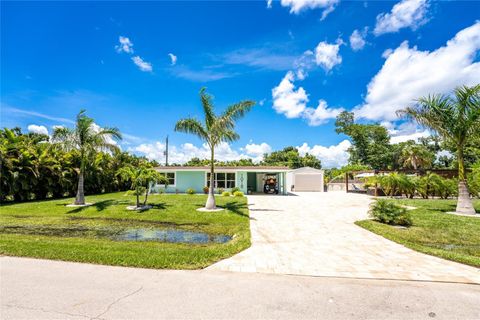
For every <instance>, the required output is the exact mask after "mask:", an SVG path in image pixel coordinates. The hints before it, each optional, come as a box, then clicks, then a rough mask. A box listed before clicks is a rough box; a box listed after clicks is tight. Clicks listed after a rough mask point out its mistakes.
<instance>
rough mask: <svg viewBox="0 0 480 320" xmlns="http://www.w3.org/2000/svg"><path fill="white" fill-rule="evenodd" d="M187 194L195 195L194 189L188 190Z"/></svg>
mask: <svg viewBox="0 0 480 320" xmlns="http://www.w3.org/2000/svg"><path fill="white" fill-rule="evenodd" d="M185 192H186V193H187V194H195V193H196V192H195V190H194V189H192V188H188V189H187V190H186V191H185Z"/></svg>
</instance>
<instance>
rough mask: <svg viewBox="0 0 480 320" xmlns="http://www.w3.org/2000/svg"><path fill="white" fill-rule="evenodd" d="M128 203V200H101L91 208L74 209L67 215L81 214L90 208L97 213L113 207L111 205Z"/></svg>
mask: <svg viewBox="0 0 480 320" xmlns="http://www.w3.org/2000/svg"><path fill="white" fill-rule="evenodd" d="M129 203H130V201H128V200H112V199H108V200H103V201H99V202H95V203H94V204H93V205H91V206H85V207H77V208H74V209H72V210H70V211H68V212H67V213H79V212H82V211H83V210H85V209H88V208H91V207H94V208H95V209H97V211H103V210H105V209H107V208H108V207H110V206H113V205H120V204H129ZM61 205H63V206H65V205H64V204H61Z"/></svg>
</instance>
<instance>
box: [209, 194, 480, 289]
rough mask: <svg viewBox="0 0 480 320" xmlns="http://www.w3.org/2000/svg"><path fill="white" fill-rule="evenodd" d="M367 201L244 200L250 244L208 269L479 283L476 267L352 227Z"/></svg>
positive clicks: (352, 197)
mask: <svg viewBox="0 0 480 320" xmlns="http://www.w3.org/2000/svg"><path fill="white" fill-rule="evenodd" d="M370 201H372V200H371V198H369V197H367V196H365V195H358V194H345V193H343V192H327V193H304V194H298V195H297V196H248V203H249V208H250V216H251V231H252V246H251V247H250V248H249V249H247V250H245V251H243V252H241V253H239V254H237V255H235V256H233V257H231V258H229V259H226V260H223V261H220V262H218V263H216V264H214V265H212V266H210V267H209V269H213V270H225V271H241V272H262V273H280V274H299V275H314V276H333V277H355V278H377V279H404V280H433V281H452V282H467V283H480V269H478V268H474V267H469V266H466V265H462V264H459V263H455V262H451V261H447V260H443V259H440V258H436V257H433V256H429V255H425V254H422V253H418V252H415V251H413V250H410V249H408V248H406V247H404V246H402V245H399V244H396V243H394V242H392V241H389V240H387V239H385V238H383V237H380V236H377V235H375V234H373V233H371V232H369V231H367V230H364V229H362V228H360V227H358V226H356V225H355V224H354V222H355V221H357V220H360V219H365V218H367V210H368V204H369V203H370Z"/></svg>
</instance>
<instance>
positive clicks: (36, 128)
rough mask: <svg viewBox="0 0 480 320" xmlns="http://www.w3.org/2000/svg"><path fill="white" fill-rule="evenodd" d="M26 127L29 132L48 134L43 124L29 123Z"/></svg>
mask: <svg viewBox="0 0 480 320" xmlns="http://www.w3.org/2000/svg"><path fill="white" fill-rule="evenodd" d="M27 129H28V131H29V132H32V133H38V134H45V135H47V136H48V129H47V127H45V126H39V125H36V124H31V125H29V126H28V127H27Z"/></svg>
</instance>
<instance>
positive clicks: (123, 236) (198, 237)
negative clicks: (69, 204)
mask: <svg viewBox="0 0 480 320" xmlns="http://www.w3.org/2000/svg"><path fill="white" fill-rule="evenodd" d="M1 233H7V234H27V235H40V236H53V237H81V238H97V239H111V240H117V241H158V242H170V243H190V244H209V243H226V242H228V241H230V240H232V237H231V236H227V235H212V234H208V233H205V232H200V231H187V230H181V229H174V228H168V229H160V228H155V229H149V228H138V229H134V228H131V229H110V228H103V229H100V228H88V227H85V226H74V227H52V226H0V234H1Z"/></svg>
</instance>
